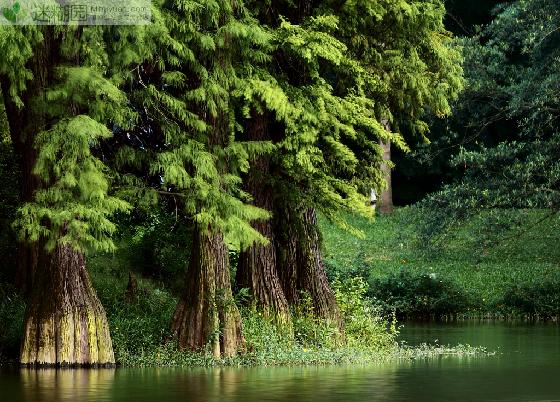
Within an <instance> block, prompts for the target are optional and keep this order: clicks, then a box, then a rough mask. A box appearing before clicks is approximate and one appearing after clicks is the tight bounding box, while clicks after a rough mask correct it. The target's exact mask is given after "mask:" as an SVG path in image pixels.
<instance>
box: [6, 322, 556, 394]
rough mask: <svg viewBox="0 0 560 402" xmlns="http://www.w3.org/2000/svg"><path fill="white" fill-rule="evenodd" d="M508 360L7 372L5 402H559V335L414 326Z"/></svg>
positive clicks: (544, 330)
mask: <svg viewBox="0 0 560 402" xmlns="http://www.w3.org/2000/svg"><path fill="white" fill-rule="evenodd" d="M407 331H408V333H406V334H405V335H406V336H408V338H409V340H410V341H411V342H412V343H413V342H416V341H418V342H420V341H433V340H435V339H439V341H440V343H454V344H456V343H459V342H463V343H470V344H475V345H483V346H486V347H488V348H490V349H496V348H499V349H500V351H501V354H499V355H497V356H494V357H489V358H481V357H474V358H473V357H465V358H452V357H447V358H439V359H431V360H417V361H406V362H399V363H392V364H383V365H377V366H369V367H363V366H356V367H348V366H346V367H340V366H328V367H273V368H216V369H164V368H159V369H158V368H147V369H117V370H59V371H57V370H38V371H35V370H25V369H24V370H9V371H5V370H4V371H0V402H4V401H6V402H8V401H9V402H12V401H15V402H18V401H25V402H31V401H33V402H55V401H56V402H66V401H72V402H73V401H80V402H82V401H84V402H90V401H96V402H97V401H99V402H103V401H111V402H120V401H134V402H144V401H145V402H148V401H149V402H167V401H169V402H183V401H189V402H191V401H192V402H217V401H220V402H257V401H258V402H261V401H265V402H266V401H281V402H300V401H301V402H308V401H321V402H323V401H324V402H335V401H336V402H354V401H380V402H389V401H391V402H398V401H414V402H424V401H426V402H427V401H430V402H437V401H442V402H444V401H445V402H448V401H539V400H540V401H544V400H548V401H553V400H556V401H560V385H559V384H558V378H560V327H558V326H511V325H507V324H503V323H500V324H496V325H494V324H484V325H473V324H464V325H463V324H462V325H447V326H435V325H430V326H418V327H414V326H409V327H408V330H407Z"/></svg>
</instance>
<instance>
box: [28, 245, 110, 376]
mask: <svg viewBox="0 0 560 402" xmlns="http://www.w3.org/2000/svg"><path fill="white" fill-rule="evenodd" d="M20 360H21V363H23V364H29V365H57V366H64V365H85V366H90V365H93V366H97V365H111V364H114V363H115V357H114V354H113V346H112V343H111V337H110V335H109V325H108V323H107V317H106V316H105V310H104V309H103V307H102V306H101V302H100V301H99V299H98V297H97V295H96V293H95V290H94V289H93V287H92V285H91V281H90V279H89V275H88V272H87V270H86V263H85V258H84V255H83V254H82V253H80V252H78V251H75V250H74V249H72V248H71V247H70V246H68V245H58V246H57V247H56V248H55V250H54V251H53V252H52V253H49V254H46V253H45V255H44V257H42V258H41V259H40V261H39V265H38V270H37V273H36V276H35V281H34V286H33V292H32V294H31V298H30V301H29V303H28V307H27V311H26V318H25V327H24V338H23V343H22V349H21V357H20Z"/></svg>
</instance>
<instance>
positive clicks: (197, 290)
mask: <svg viewBox="0 0 560 402" xmlns="http://www.w3.org/2000/svg"><path fill="white" fill-rule="evenodd" d="M199 229H200V228H197V230H196V231H195V235H194V239H193V253H192V255H191V261H190V264H189V268H188V270H187V274H186V276H185V291H184V293H183V296H182V298H181V300H180V301H179V304H178V305H177V309H176V310H175V314H174V316H173V322H172V328H171V329H172V333H173V336H174V337H175V339H176V341H177V344H178V346H179V348H180V349H182V350H184V349H190V350H193V351H197V350H201V349H204V348H205V347H207V346H210V347H211V349H212V353H213V354H214V356H215V357H220V356H223V357H228V356H234V355H235V354H237V352H238V351H240V350H242V349H244V344H245V341H244V339H243V335H242V332H241V315H240V314H239V310H238V309H237V306H236V305H235V303H234V300H233V296H232V291H231V282H230V273H229V255H228V249H227V247H226V244H225V243H224V239H223V237H222V235H221V234H218V233H211V232H207V231H203V230H199Z"/></svg>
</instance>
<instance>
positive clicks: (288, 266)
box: [278, 208, 344, 332]
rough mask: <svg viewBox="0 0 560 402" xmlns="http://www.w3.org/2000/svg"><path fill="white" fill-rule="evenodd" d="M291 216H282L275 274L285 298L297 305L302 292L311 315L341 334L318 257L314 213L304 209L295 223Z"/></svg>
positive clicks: (332, 300)
mask: <svg viewBox="0 0 560 402" xmlns="http://www.w3.org/2000/svg"><path fill="white" fill-rule="evenodd" d="M290 212H291V211H286V212H285V214H284V218H285V220H284V223H281V224H280V225H282V226H283V227H281V228H279V231H281V232H282V236H281V237H279V241H278V248H279V250H278V255H279V258H278V262H279V265H278V272H279V273H280V278H281V282H282V287H283V289H284V294H285V295H286V298H287V299H288V302H289V303H290V304H298V303H300V297H301V293H302V292H303V293H305V294H307V295H309V297H310V298H311V300H312V303H313V313H314V314H315V315H316V316H318V317H321V318H324V319H327V320H329V321H331V322H333V323H335V324H336V325H337V326H338V328H339V329H340V330H341V332H342V331H343V329H344V328H343V327H344V325H343V322H342V318H341V315H340V311H339V309H338V305H337V303H336V298H335V295H334V292H333V291H332V289H331V287H330V285H329V281H328V279H327V275H326V272H325V265H324V264H323V257H322V255H321V249H320V239H319V232H318V228H317V214H316V212H315V209H314V208H308V209H306V210H305V211H304V213H303V215H302V216H301V217H298V219H294V218H293V213H290Z"/></svg>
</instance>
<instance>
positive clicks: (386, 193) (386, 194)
mask: <svg viewBox="0 0 560 402" xmlns="http://www.w3.org/2000/svg"><path fill="white" fill-rule="evenodd" d="M383 125H384V126H385V129H386V130H387V131H391V125H390V123H389V122H388V121H383ZM379 145H380V146H381V148H382V149H383V161H384V162H383V163H381V173H382V174H383V178H384V179H385V181H386V182H387V187H386V188H385V189H384V190H383V191H382V192H381V196H380V199H381V200H380V201H381V202H380V205H379V211H380V212H381V213H382V214H392V213H393V185H392V183H391V167H390V166H389V163H390V162H391V141H390V140H387V141H383V140H379ZM387 162H389V163H387Z"/></svg>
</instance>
